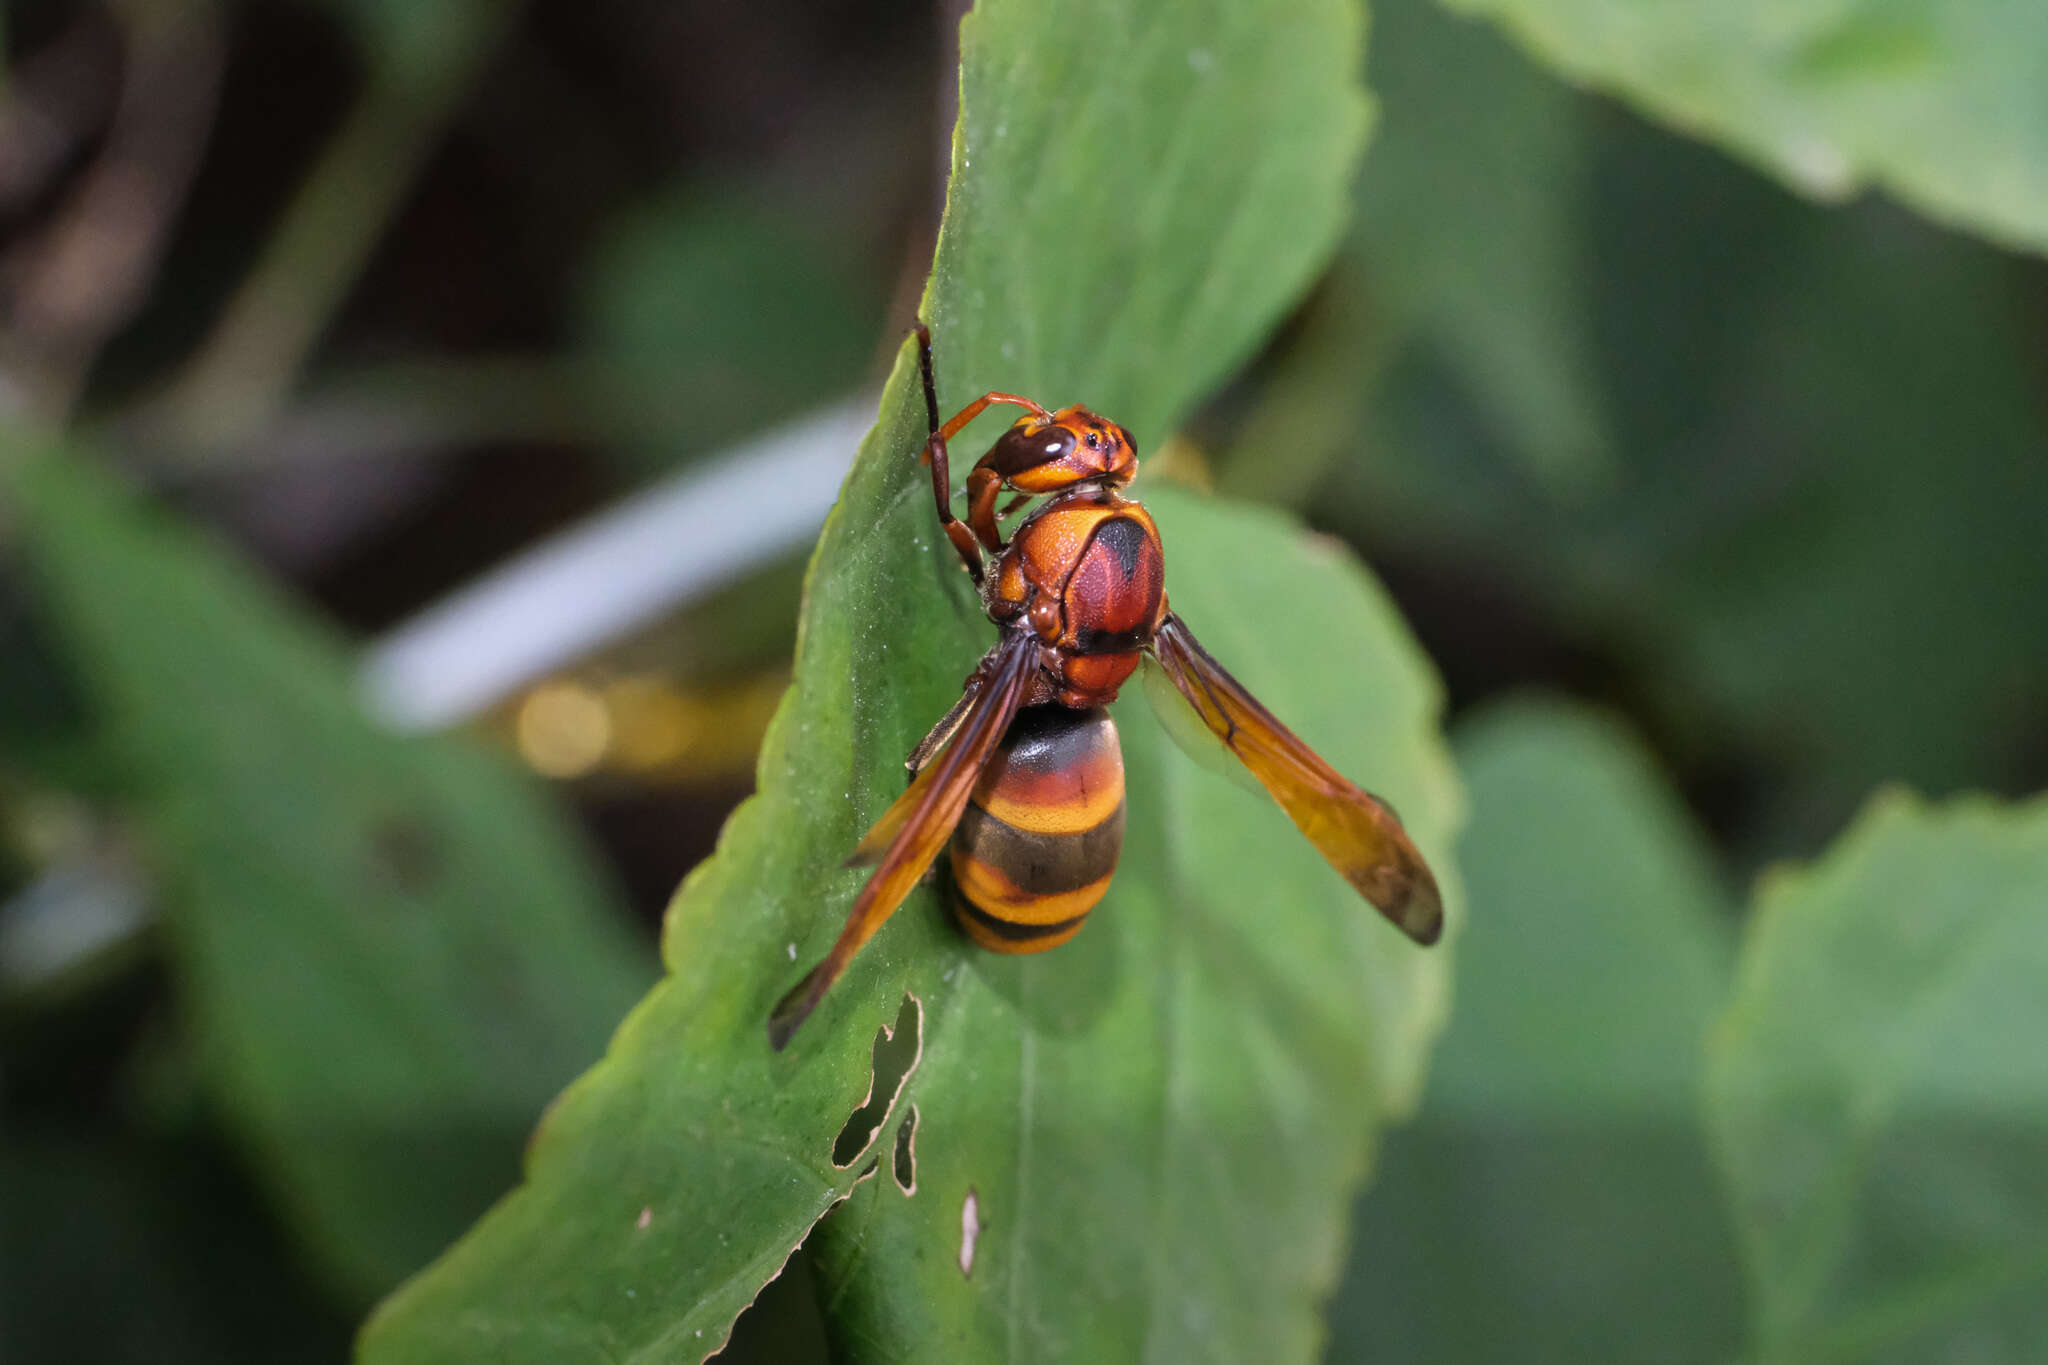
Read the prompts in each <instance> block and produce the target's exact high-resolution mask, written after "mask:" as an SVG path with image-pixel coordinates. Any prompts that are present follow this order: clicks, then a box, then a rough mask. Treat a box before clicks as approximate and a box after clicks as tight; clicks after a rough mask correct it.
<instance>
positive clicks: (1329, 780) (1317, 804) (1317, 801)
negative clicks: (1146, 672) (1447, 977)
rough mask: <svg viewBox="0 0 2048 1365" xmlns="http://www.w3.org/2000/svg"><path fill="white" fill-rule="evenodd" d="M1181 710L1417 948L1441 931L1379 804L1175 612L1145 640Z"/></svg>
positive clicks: (1396, 828) (1400, 833)
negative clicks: (1184, 707)
mask: <svg viewBox="0 0 2048 1365" xmlns="http://www.w3.org/2000/svg"><path fill="white" fill-rule="evenodd" d="M1152 648H1153V650H1154V651H1155V653H1156V655H1157V657H1158V659H1159V663H1160V666H1161V667H1163V668H1164V669H1165V670H1166V676H1167V678H1168V679H1169V680H1170V681H1171V682H1172V683H1173V685H1174V686H1175V687H1176V688H1178V689H1180V694H1181V696H1183V697H1184V698H1186V699H1187V703H1188V705H1189V706H1192V707H1193V708H1194V710H1195V714H1196V715H1198V716H1200V717H1201V719H1202V723H1203V724H1205V725H1207V726H1208V727H1209V729H1210V730H1211V731H1212V732H1213V733H1214V734H1215V736H1216V737H1217V738H1218V739H1220V740H1222V741H1223V743H1224V745H1225V746H1226V747H1228V748H1229V750H1230V751H1231V752H1232V753H1233V754H1236V755H1237V757H1238V759H1239V761H1241V762H1242V763H1243V764H1244V766H1245V767H1246V768H1248V769H1250V770H1251V774H1252V776H1253V777H1256V778H1257V779H1258V780H1259V784H1260V785H1261V786H1263V787H1264V788H1265V789H1266V790H1267V791H1268V792H1270V793H1272V796H1273V799H1274V800H1275V801H1278V802H1279V803H1280V808H1281V809H1282V810H1284V811H1286V812H1287V817H1288V818H1289V819H1290V820H1292V821H1294V823H1295V825H1296V826H1297V827H1298V828H1299V829H1300V830H1301V832H1302V833H1303V834H1305V835H1307V836H1308V841H1309V842H1310V843H1312V844H1314V845H1315V846H1316V849H1317V851H1318V852H1320V853H1321V854H1322V855H1323V856H1324V857H1325V858H1327V859H1329V860H1330V865H1331V866H1332V867H1334V868H1336V869H1337V870H1338V871H1339V872H1341V873H1343V874H1344V879H1345V880H1346V881H1348V882H1350V883H1351V885H1352V886H1354V887H1356V888H1357V889H1358V893H1359V894H1360V895H1362V896H1364V897H1365V898H1366V899H1367V900H1368V901H1371V902H1372V904H1373V906H1374V907H1375V908H1377V909H1378V910H1379V912H1380V913H1381V914H1383V915H1385V916H1386V917H1387V918H1388V919H1390V920H1392V921H1393V922H1394V923H1395V924H1396V925H1397V926H1398V927H1399V928H1400V929H1401V931H1402V932H1403V933H1405V934H1407V935H1408V937H1410V938H1412V939H1414V940H1415V941H1416V942H1417V943H1424V944H1428V943H1434V942H1436V941H1437V938H1438V936H1439V935H1441V934H1442V933H1443V926H1444V907H1443V895H1442V893H1441V892H1440V891H1438V890H1437V885H1436V878H1435V877H1434V876H1432V875H1431V874H1430V871H1429V865H1428V864H1427V863H1425V862H1424V861H1423V860H1422V854H1421V853H1420V852H1418V851H1417V849H1416V847H1415V845H1414V843H1413V842H1412V841H1410V839H1409V838H1408V833H1407V831H1406V830H1404V829H1402V828H1401V821H1400V820H1399V818H1398V817H1396V816H1395V814H1394V812H1393V811H1392V810H1391V809H1389V808H1388V806H1387V805H1386V804H1385V803H1384V802H1382V801H1380V800H1379V799H1378V798H1376V797H1374V796H1373V795H1372V794H1371V793H1369V792H1366V791H1363V790H1361V789H1360V788H1359V787H1358V786H1356V785H1355V784H1354V783H1352V782H1351V780H1350V779H1348V778H1346V777H1345V776H1344V775H1343V774H1342V773H1340V772H1338V771H1337V770H1336V769H1335V768H1332V767H1331V766H1330V765H1329V764H1328V763H1325V762H1324V761H1323V760H1322V758H1321V757H1320V756H1319V755H1318V754H1317V753H1316V751H1315V750H1313V749H1311V748H1309V747H1308V745H1306V744H1304V743H1302V741H1301V738H1300V737H1299V736H1298V735H1296V734H1295V733H1294V732H1293V731H1292V730H1290V729H1288V728H1287V727H1286V726H1285V725H1282V724H1281V723H1280V721H1279V720H1278V719H1277V718H1276V717H1275V716H1274V715H1273V713H1272V712H1271V711H1268V710H1267V709H1266V708H1265V707H1264V706H1262V705H1260V704H1259V700H1258V698H1256V697H1254V696H1253V695H1252V694H1251V693H1249V692H1247V691H1245V689H1244V685H1243V684H1242V683H1240V682H1238V680H1237V679H1235V678H1233V677H1231V676H1230V674H1229V673H1228V672H1226V671H1225V670H1224V668H1223V665H1221V664H1219V663H1217V662H1216V661H1215V660H1214V659H1212V658H1210V657H1209V653H1208V651H1207V650H1205V649H1203V648H1202V646H1201V645H1200V644H1199V643H1197V641H1196V640H1195V637H1194V635H1193V634H1191V633H1190V632H1189V630H1188V628H1187V626H1186V625H1184V624H1183V623H1182V622H1181V619H1180V618H1179V617H1178V616H1174V615H1171V614H1169V615H1168V616H1167V617H1166V619H1165V620H1164V621H1162V622H1160V625H1159V632H1158V634H1157V636H1156V637H1155V638H1154V640H1153V644H1152Z"/></svg>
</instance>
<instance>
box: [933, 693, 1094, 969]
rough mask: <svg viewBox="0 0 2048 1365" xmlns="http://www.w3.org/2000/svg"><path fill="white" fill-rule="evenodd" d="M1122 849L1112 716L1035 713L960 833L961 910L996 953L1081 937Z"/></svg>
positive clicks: (1007, 738) (957, 905)
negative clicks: (1090, 912)
mask: <svg viewBox="0 0 2048 1365" xmlns="http://www.w3.org/2000/svg"><path fill="white" fill-rule="evenodd" d="M1123 842H1124V757H1123V751H1122V750H1121V749H1119V748H1118V747H1117V742H1116V726H1115V725H1114V724H1113V723H1112V722H1111V721H1110V719H1109V713H1108V712H1107V711H1104V710H1102V709H1101V708H1099V707H1098V708H1096V709H1094V710H1088V711H1075V710H1071V709H1069V708H1067V707H1064V706H1058V705H1048V706H1029V707H1026V708H1025V709H1023V710H1022V711H1019V712H1018V713H1017V718H1016V719H1015V720H1014V721H1012V722H1010V732H1009V733H1008V734H1006V735H1004V736H1003V742H1002V745H1001V747H1000V748H999V749H997V751H996V754H995V757H994V758H992V759H991V760H990V761H989V765H988V767H987V768H986V769H984V770H983V771H982V774H981V781H980V783H979V784H978V785H977V786H976V787H975V789H974V795H973V797H972V799H970V800H969V802H968V804H967V813H966V814H965V815H963V816H961V817H960V824H959V826H958V828H957V829H955V830H954V832H953V850H952V862H953V884H954V886H955V887H956V888H957V890H958V893H959V894H958V895H957V896H955V897H954V905H953V909H954V913H955V914H957V915H958V916H959V919H960V924H961V927H962V928H964V929H966V930H967V933H968V936H969V937H970V938H972V939H973V940H974V941H975V942H976V943H979V944H980V945H981V946H982V947H984V948H988V949H990V950H992V951H994V952H998V953H1036V952H1043V951H1044V950H1045V949H1047V948H1054V947H1058V946H1059V945H1060V944H1062V943H1065V942H1066V941H1067V940H1068V939H1070V938H1072V937H1073V936H1074V935H1075V934H1077V933H1079V932H1080V931H1081V924H1082V922H1083V921H1084V920H1086V919H1087V918H1088V912H1089V911H1090V910H1092V909H1094V908H1095V903H1096V902H1097V901H1099V900H1101V899H1102V893H1103V892H1105V891H1107V890H1108V889H1109V879H1110V875H1111V874H1112V873H1114V872H1115V871H1116V859H1117V854H1118V853H1119V852H1121V851H1122V849H1123Z"/></svg>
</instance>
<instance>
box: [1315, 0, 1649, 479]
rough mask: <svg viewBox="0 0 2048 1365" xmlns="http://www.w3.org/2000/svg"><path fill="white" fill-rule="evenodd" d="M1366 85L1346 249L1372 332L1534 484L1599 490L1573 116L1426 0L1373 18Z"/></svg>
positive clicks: (1597, 385)
mask: <svg viewBox="0 0 2048 1365" xmlns="http://www.w3.org/2000/svg"><path fill="white" fill-rule="evenodd" d="M1369 74H1370V77H1371V80H1372V85H1373V90H1374V91H1375V92H1376V93H1377V94H1378V96H1379V98H1380V103H1381V109H1382V111H1383V117H1382V120H1381V126H1380V130H1379V135H1378V136H1377V137H1376V138H1375V139H1374V141H1373V147H1372V151H1371V153H1370V154H1369V155H1368V156H1367V157H1366V161H1365V167H1364V170H1363V173H1362V174H1361V175H1360V177H1359V197H1358V224H1357V226H1356V228H1355V229H1354V231H1353V234H1352V242H1351V248H1350V249H1351V252H1352V253H1353V254H1354V255H1355V256H1356V257H1357V258H1358V259H1359V260H1360V261H1362V262H1363V265H1364V267H1365V269H1366V271H1367V276H1368V279H1369V281H1370V286H1369V287H1370V292H1371V296H1372V298H1373V299H1374V300H1375V301H1376V302H1378V303H1379V304H1380V307H1381V310H1383V311H1384V314H1386V315H1387V316H1378V315H1375V316H1374V321H1375V322H1376V323H1377V324H1378V325H1380V326H1389V325H1391V326H1392V327H1394V328H1396V329H1398V330H1403V331H1406V332H1408V333H1409V334H1410V335H1411V336H1412V338H1413V339H1414V340H1415V341H1417V342H1420V343H1421V344H1424V345H1427V346H1429V347H1431V348H1432V349H1433V350H1435V351H1436V352H1437V353H1439V354H1441V355H1442V356H1443V358H1444V361H1445V363H1446V364H1447V365H1449V366H1452V367H1454V368H1455V369H1456V371H1457V373H1458V374H1459V376H1460V378H1461V379H1462V381H1463V382H1464V383H1465V384H1466V385H1467V386H1468V387H1469V389H1470V391H1471V393H1472V396H1473V400H1474V402H1475V404H1476V405H1477V406H1478V407H1479V408H1480V409H1481V410H1482V412H1483V413H1484V415H1485V417H1486V418H1487V420H1488V422H1489V424H1490V425H1491V426H1492V427H1493V428H1494V429H1496V430H1498V431H1500V432H1502V433H1504V434H1506V435H1508V436H1510V437H1511V443H1510V444H1509V446H1508V448H1509V449H1510V450H1511V451H1513V452H1515V453H1516V454H1518V455H1520V456H1521V457H1523V458H1524V459H1525V460H1526V462H1527V466H1528V470H1529V472H1530V473H1531V474H1532V475H1533V476H1534V477H1535V478H1536V479H1537V480H1538V481H1539V482H1540V483H1542V484H1544V485H1546V486H1547V487H1549V488H1550V489H1552V490H1554V491H1558V492H1566V491H1570V490H1574V489H1579V488H1583V487H1584V486H1586V485H1589V484H1600V483H1602V482H1604V481H1606V480H1608V479H1611V478H1612V477H1613V475H1614V472H1615V467H1614V459H1615V457H1614V451H1613V449H1612V439H1613V438H1612V434H1611V433H1610V432H1609V431H1608V429H1607V428H1608V423H1607V416H1606V411H1605V396H1604V394H1603V393H1602V391H1601V382H1600V375H1599V371H1598V367H1597V364H1596V353H1595V347H1594V336H1593V328H1592V317H1591V310H1590V309H1589V307H1588V296H1589V295H1590V293H1591V290H1590V287H1589V286H1590V281H1591V279H1592V277H1593V276H1594V274H1595V264H1594V262H1593V261H1592V260H1591V259H1590V253H1589V250H1588V243H1587V241H1586V239H1585V230H1584V229H1585V224H1584V221H1583V220H1584V215H1585V212H1586V207H1587V203H1586V201H1587V198H1588V195H1587V189H1588V180H1589V178H1590V164H1589V163H1590V161H1591V156H1590V151H1591V147H1590V138H1589V135H1588V134H1589V127H1588V123H1589V118H1588V113H1589V111H1588V110H1587V109H1586V107H1585V106H1586V102H1585V101H1584V100H1582V99H1580V98H1578V97H1577V96H1575V95H1574V94H1573V93H1572V92H1571V91H1570V90H1568V89H1566V88H1565V87H1564V86H1561V85H1559V84H1558V83H1556V82H1555V81H1552V80H1548V79H1546V78H1545V77H1544V76H1543V75H1542V74H1541V73H1540V72H1538V71H1536V70H1535V69H1534V68H1532V67H1531V66H1530V65H1529V64H1528V63H1527V62H1525V61H1524V60H1522V58H1521V57H1520V55H1519V54H1517V53H1516V52H1515V51H1514V50H1513V49H1512V48H1511V47H1509V46H1508V45H1507V44H1506V43H1504V42H1503V41H1501V39H1500V38H1499V37H1498V36H1497V35H1496V34H1494V33H1492V32H1490V31H1488V30H1487V29H1486V28H1484V27H1482V26H1480V25H1477V24H1473V23H1470V22H1467V21H1462V20H1460V19H1457V18H1455V17H1453V16H1450V15H1447V14H1445V13H1444V12H1443V11H1442V10H1441V9H1440V8H1438V7H1437V5H1436V4H1434V3H1433V0H1383V2H1382V3H1380V4H1377V5H1375V6H1374V7H1373V51H1372V61H1371V69H1370V73H1369Z"/></svg>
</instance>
